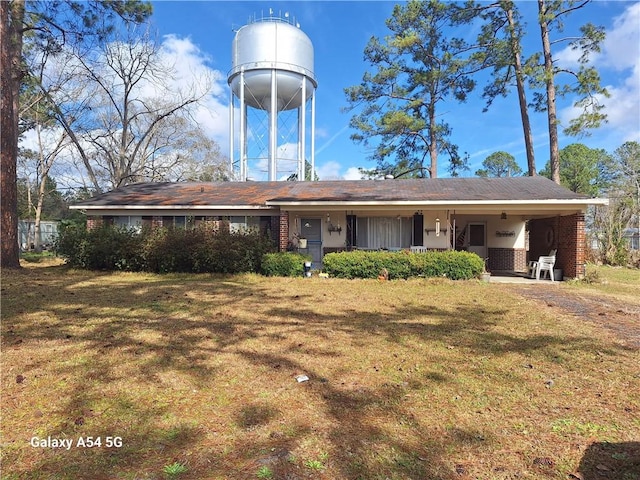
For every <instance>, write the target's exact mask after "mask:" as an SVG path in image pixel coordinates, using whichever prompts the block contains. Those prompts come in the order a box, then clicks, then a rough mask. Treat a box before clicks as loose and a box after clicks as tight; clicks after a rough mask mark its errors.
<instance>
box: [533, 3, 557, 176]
mask: <svg viewBox="0 0 640 480" xmlns="http://www.w3.org/2000/svg"><path fill="white" fill-rule="evenodd" d="M546 10H547V8H546V4H545V0H538V15H539V18H540V33H541V36H542V51H543V54H544V79H545V82H546V85H547V119H548V123H549V166H550V169H551V180H553V181H554V182H556V183H557V184H558V185H559V184H560V150H559V148H558V119H557V114H556V86H555V84H554V74H553V58H552V57H551V41H550V40H549V25H548V22H547V17H546Z"/></svg>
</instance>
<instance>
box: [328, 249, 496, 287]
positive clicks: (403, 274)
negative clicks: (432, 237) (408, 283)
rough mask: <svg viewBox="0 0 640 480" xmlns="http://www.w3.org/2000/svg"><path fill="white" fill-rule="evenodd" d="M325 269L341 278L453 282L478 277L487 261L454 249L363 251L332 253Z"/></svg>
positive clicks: (333, 275) (331, 274) (473, 254)
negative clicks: (382, 277)
mask: <svg viewBox="0 0 640 480" xmlns="http://www.w3.org/2000/svg"><path fill="white" fill-rule="evenodd" d="M322 264H323V270H324V271H325V272H326V273H328V274H329V275H330V276H332V277H338V278H377V277H378V276H380V275H381V274H387V275H388V278H389V279H399V278H404V279H406V278H410V277H446V278H450V279H452V280H465V279H470V278H475V277H477V276H478V275H480V273H481V272H482V270H483V267H484V262H483V260H482V259H481V258H480V257H479V256H478V255H476V254H475V253H470V252H459V251H454V250H448V251H443V252H442V251H432V252H424V253H410V252H406V251H400V252H384V251H383V252H380V251H376V252H373V251H361V250H355V251H352V252H339V253H329V254H327V255H325V256H324V258H323V259H322Z"/></svg>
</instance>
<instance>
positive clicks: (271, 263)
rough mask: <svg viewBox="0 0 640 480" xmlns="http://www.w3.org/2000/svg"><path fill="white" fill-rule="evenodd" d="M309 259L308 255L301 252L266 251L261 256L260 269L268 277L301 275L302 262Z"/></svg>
mask: <svg viewBox="0 0 640 480" xmlns="http://www.w3.org/2000/svg"><path fill="white" fill-rule="evenodd" d="M310 260H311V256H310V255H303V254H301V253H294V252H277V253H266V254H264V255H263V256H262V267H261V271H262V274H263V275H266V276H268V277H301V276H302V275H303V273H304V262H308V261H310Z"/></svg>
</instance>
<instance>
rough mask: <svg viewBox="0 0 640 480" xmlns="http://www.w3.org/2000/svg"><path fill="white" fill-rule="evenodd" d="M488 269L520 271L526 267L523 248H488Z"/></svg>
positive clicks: (525, 253) (525, 252) (525, 251)
mask: <svg viewBox="0 0 640 480" xmlns="http://www.w3.org/2000/svg"><path fill="white" fill-rule="evenodd" d="M488 268H489V270H494V271H496V270H505V271H513V272H521V271H524V270H526V268H527V250H526V249H524V248H489V264H488Z"/></svg>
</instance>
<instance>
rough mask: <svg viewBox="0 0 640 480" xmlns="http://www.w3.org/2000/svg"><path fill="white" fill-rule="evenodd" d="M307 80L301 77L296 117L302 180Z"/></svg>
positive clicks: (299, 177) (302, 180) (304, 152)
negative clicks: (300, 90) (299, 100)
mask: <svg viewBox="0 0 640 480" xmlns="http://www.w3.org/2000/svg"><path fill="white" fill-rule="evenodd" d="M306 106H307V81H306V78H305V77H302V101H301V102H300V108H299V109H298V118H299V120H300V125H299V127H298V180H300V181H301V182H304V181H305V180H306V173H307V172H306V162H305V157H306V153H307V152H306V150H307V145H306V142H305V139H306V136H307V132H306V127H307V108H306Z"/></svg>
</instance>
